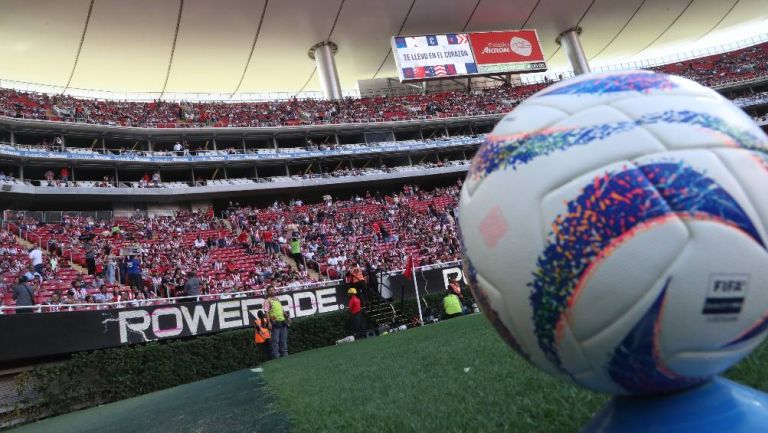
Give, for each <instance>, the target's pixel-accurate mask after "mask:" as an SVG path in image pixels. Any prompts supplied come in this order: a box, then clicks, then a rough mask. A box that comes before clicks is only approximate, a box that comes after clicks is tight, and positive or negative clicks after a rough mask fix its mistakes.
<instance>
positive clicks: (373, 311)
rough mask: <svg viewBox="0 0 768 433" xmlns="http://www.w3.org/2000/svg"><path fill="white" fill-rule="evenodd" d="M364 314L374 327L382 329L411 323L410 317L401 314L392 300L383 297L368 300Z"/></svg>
mask: <svg viewBox="0 0 768 433" xmlns="http://www.w3.org/2000/svg"><path fill="white" fill-rule="evenodd" d="M363 314H364V315H365V317H367V318H368V321H369V322H370V324H371V325H373V328H374V329H376V330H380V331H386V330H389V329H393V328H397V327H398V326H400V325H405V324H407V323H409V320H408V318H406V317H405V316H403V315H402V314H400V312H399V311H397V309H396V308H395V306H394V304H393V303H392V302H386V301H384V300H381V299H376V300H374V301H372V302H367V303H366V304H365V305H364V306H363Z"/></svg>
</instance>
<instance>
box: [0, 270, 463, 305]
mask: <svg viewBox="0 0 768 433" xmlns="http://www.w3.org/2000/svg"><path fill="white" fill-rule="evenodd" d="M461 263H462V261H461V260H452V261H449V262H439V263H433V264H430V265H422V266H417V267H416V268H415V269H416V270H417V271H424V270H431V269H441V268H445V267H449V266H460V265H461ZM403 272H404V269H396V270H391V271H387V272H386V274H387V275H390V276H391V275H397V274H402V273H403ZM341 282H342V280H341V279H335V280H327V281H317V282H313V283H304V284H300V285H288V286H281V287H275V291H276V292H277V294H278V295H281V294H286V293H293V292H298V291H302V290H307V289H312V288H318V287H331V286H335V285H337V284H339V283H341ZM265 291H266V288H260V289H254V290H248V291H239V292H231V293H215V294H208V295H199V296H176V297H170V298H154V299H142V300H137V299H132V300H127V301H117V302H99V303H91V304H89V303H80V304H57V305H46V304H35V305H26V306H17V305H2V304H0V314H3V310H17V309H20V308H22V309H28V308H32V309H33V310H34V311H35V312H36V313H47V312H55V311H44V310H45V309H48V308H57V309H59V311H60V312H61V311H64V312H66V311H77V310H74V309H75V308H80V309H84V308H88V309H97V310H103V309H110V308H129V307H134V306H135V307H141V306H144V305H167V304H176V303H178V302H179V301H181V302H184V301H190V302H207V301H219V300H227V299H233V298H238V299H239V298H248V297H255V296H259V295H262V296H263V294H264V292H265ZM203 298H205V299H203Z"/></svg>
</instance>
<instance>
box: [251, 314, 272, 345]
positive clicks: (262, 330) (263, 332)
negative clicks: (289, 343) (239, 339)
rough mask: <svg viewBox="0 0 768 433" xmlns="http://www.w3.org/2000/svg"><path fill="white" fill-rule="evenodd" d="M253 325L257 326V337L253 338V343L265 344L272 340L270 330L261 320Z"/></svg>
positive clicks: (257, 320) (255, 321)
mask: <svg viewBox="0 0 768 433" xmlns="http://www.w3.org/2000/svg"><path fill="white" fill-rule="evenodd" d="M253 323H254V324H255V325H256V335H254V336H253V341H255V342H256V344H262V343H265V342H266V341H267V340H269V339H270V338H271V335H270V334H269V329H268V328H267V327H266V326H265V324H264V323H263V322H262V320H261V319H256V320H254V321H253Z"/></svg>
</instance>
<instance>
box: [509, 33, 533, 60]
mask: <svg viewBox="0 0 768 433" xmlns="http://www.w3.org/2000/svg"><path fill="white" fill-rule="evenodd" d="M509 48H510V49H511V50H512V52H513V53H515V54H519V55H521V56H523V57H529V56H530V55H531V53H532V52H533V44H532V43H531V42H530V41H528V39H523V38H519V37H517V36H514V37H513V38H512V39H510V41H509Z"/></svg>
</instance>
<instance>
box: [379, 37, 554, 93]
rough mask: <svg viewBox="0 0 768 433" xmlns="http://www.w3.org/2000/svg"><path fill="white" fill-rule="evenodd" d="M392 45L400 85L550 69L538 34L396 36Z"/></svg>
mask: <svg viewBox="0 0 768 433" xmlns="http://www.w3.org/2000/svg"><path fill="white" fill-rule="evenodd" d="M391 44H392V54H393V56H394V58H395V64H396V65H397V71H398V75H399V77H400V81H418V80H426V79H434V78H449V77H462V76H473V75H494V74H509V73H520V72H538V71H545V70H546V69H547V65H546V62H545V61H544V55H543V53H542V51H541V45H540V44H539V39H538V36H537V34H536V30H505V31H497V32H471V33H448V34H435V35H422V36H407V37H406V36H396V37H393V38H392V41H391Z"/></svg>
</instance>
